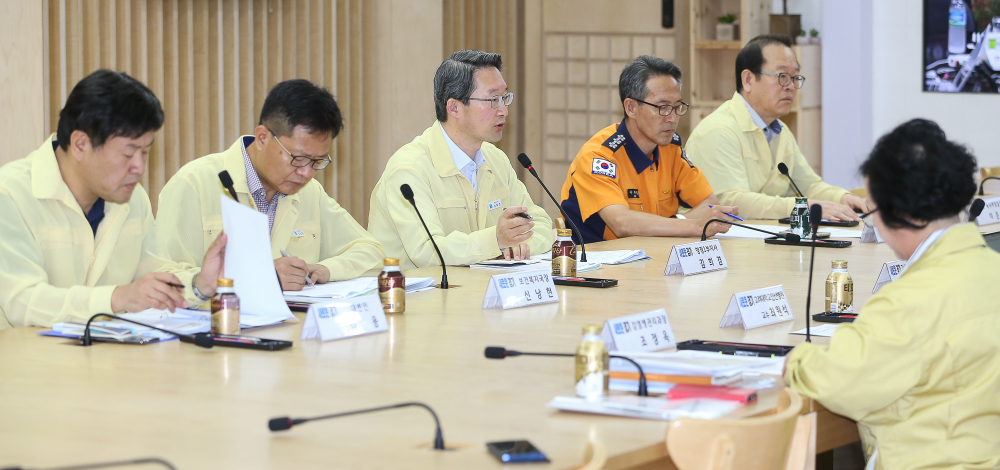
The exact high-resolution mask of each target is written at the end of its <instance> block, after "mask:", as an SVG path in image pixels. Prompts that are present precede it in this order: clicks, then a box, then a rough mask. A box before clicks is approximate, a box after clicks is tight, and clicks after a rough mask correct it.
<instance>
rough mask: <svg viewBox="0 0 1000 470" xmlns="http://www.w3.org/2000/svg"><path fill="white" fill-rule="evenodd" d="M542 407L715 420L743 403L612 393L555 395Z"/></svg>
mask: <svg viewBox="0 0 1000 470" xmlns="http://www.w3.org/2000/svg"><path fill="white" fill-rule="evenodd" d="M545 406H547V407H549V408H555V409H557V410H562V411H574V412H577V413H595V414H603V415H612V416H625V417H629V418H645V419H659V420H664V421H669V420H674V419H678V418H698V419H718V418H721V417H723V416H725V415H727V414H729V413H732V412H733V411H735V410H737V409H739V408H740V407H742V406H743V405H742V404H740V403H738V402H735V401H729V400H715V399H708V398H688V399H683V400H667V399H663V398H652V397H640V396H635V395H627V396H621V395H611V396H607V397H603V398H602V399H600V400H587V399H586V398H579V397H555V399H553V400H552V401H550V402H549V403H548V404H547V405H545Z"/></svg>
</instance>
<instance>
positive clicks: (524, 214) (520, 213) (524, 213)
mask: <svg viewBox="0 0 1000 470" xmlns="http://www.w3.org/2000/svg"><path fill="white" fill-rule="evenodd" d="M514 215H515V216H517V217H523V218H525V219H528V220H531V219H534V217H532V216H531V214H528V213H527V212H518V213H517V214H514Z"/></svg>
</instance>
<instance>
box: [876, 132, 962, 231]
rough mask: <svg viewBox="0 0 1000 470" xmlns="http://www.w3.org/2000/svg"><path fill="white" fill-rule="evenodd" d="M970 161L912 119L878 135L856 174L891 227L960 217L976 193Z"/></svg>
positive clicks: (952, 144)
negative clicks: (886, 132)
mask: <svg viewBox="0 0 1000 470" xmlns="http://www.w3.org/2000/svg"><path fill="white" fill-rule="evenodd" d="M976 169H977V166H976V157H974V156H973V155H972V154H971V153H970V152H969V151H968V149H966V148H965V147H964V146H962V145H960V144H957V143H955V142H951V141H949V140H948V138H947V137H946V136H945V134H944V131H943V130H941V128H940V127H938V125H937V124H935V123H934V122H933V121H928V120H926V119H914V120H912V121H909V122H906V123H903V124H901V125H900V126H899V127H897V128H895V129H893V130H892V132H890V133H888V134H886V135H884V136H882V137H881V138H880V139H879V140H878V142H876V143H875V147H874V148H873V149H872V151H871V154H869V155H868V159H867V160H865V162H864V163H862V164H861V174H862V175H864V176H865V177H866V178H868V191H869V192H868V196H869V198H871V199H872V200H873V201H874V202H875V206H876V207H878V211H879V217H881V218H882V222H884V223H885V224H886V225H887V226H889V227H892V228H900V227H912V226H913V225H912V224H911V223H909V222H907V219H909V220H921V221H926V222H931V221H934V220H937V219H941V218H944V217H951V216H954V215H956V214H958V213H959V212H961V211H962V210H963V209H964V208H965V206H966V205H968V204H969V201H970V200H972V196H973V195H974V194H975V193H976V181H975V178H974V176H973V174H974V173H975V172H976Z"/></svg>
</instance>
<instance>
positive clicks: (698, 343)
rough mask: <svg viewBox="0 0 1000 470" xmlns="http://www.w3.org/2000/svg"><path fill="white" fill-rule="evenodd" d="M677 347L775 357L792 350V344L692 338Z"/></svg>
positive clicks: (739, 354) (735, 354)
mask: <svg viewBox="0 0 1000 470" xmlns="http://www.w3.org/2000/svg"><path fill="white" fill-rule="evenodd" d="M677 349H693V350H695V351H711V352H718V353H722V354H729V355H732V356H755V357H774V356H784V355H786V354H788V353H789V352H791V351H792V346H777V345H770V344H753V343H732V342H728V341H702V340H700V339H692V340H688V341H684V342H683V343H677Z"/></svg>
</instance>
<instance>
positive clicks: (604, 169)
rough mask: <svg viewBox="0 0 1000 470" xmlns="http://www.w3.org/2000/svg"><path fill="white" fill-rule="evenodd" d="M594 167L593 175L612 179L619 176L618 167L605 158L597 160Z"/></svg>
mask: <svg viewBox="0 0 1000 470" xmlns="http://www.w3.org/2000/svg"><path fill="white" fill-rule="evenodd" d="M593 165H594V166H593V169H592V170H591V173H593V174H595V175H602V176H608V177H611V178H615V177H617V176H618V165H615V164H614V163H611V162H609V161H607V160H605V159H603V158H595V159H594V163H593Z"/></svg>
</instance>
